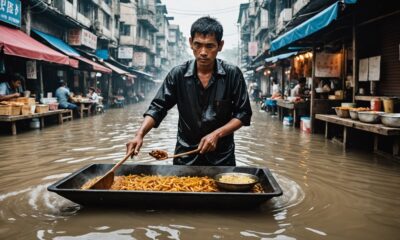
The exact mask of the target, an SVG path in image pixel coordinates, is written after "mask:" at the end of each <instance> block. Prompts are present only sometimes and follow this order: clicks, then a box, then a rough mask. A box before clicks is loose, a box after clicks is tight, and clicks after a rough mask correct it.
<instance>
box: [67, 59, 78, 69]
mask: <svg viewBox="0 0 400 240" xmlns="http://www.w3.org/2000/svg"><path fill="white" fill-rule="evenodd" d="M69 65H70V66H71V67H73V68H79V61H78V60H76V59H73V58H70V59H69Z"/></svg>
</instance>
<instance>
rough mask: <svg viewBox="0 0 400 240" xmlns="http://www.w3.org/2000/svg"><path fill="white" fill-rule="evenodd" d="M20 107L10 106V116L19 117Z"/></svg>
mask: <svg viewBox="0 0 400 240" xmlns="http://www.w3.org/2000/svg"><path fill="white" fill-rule="evenodd" d="M21 108H22V106H15V105H14V106H11V115H21Z"/></svg>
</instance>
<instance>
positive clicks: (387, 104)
mask: <svg viewBox="0 0 400 240" xmlns="http://www.w3.org/2000/svg"><path fill="white" fill-rule="evenodd" d="M393 109H394V101H393V99H391V98H384V99H383V111H384V112H386V113H393Z"/></svg>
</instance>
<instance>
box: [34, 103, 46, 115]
mask: <svg viewBox="0 0 400 240" xmlns="http://www.w3.org/2000/svg"><path fill="white" fill-rule="evenodd" d="M48 111H49V105H47V104H39V105H36V112H37V113H46V112H48Z"/></svg>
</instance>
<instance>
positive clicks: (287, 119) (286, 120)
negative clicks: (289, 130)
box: [283, 116, 293, 126]
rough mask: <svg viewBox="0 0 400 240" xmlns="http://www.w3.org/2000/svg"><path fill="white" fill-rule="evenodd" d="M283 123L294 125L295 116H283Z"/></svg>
mask: <svg viewBox="0 0 400 240" xmlns="http://www.w3.org/2000/svg"><path fill="white" fill-rule="evenodd" d="M283 125H285V126H292V125H293V117H291V116H285V117H283Z"/></svg>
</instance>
